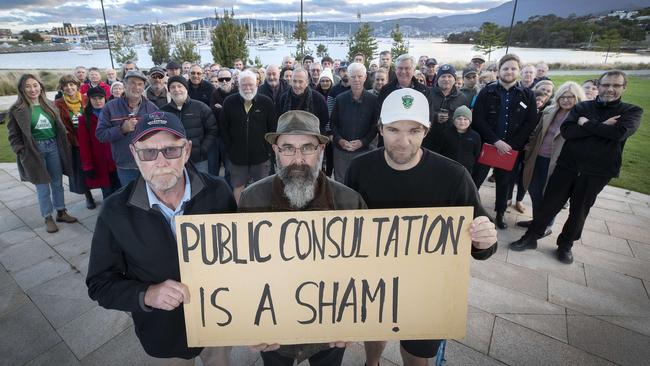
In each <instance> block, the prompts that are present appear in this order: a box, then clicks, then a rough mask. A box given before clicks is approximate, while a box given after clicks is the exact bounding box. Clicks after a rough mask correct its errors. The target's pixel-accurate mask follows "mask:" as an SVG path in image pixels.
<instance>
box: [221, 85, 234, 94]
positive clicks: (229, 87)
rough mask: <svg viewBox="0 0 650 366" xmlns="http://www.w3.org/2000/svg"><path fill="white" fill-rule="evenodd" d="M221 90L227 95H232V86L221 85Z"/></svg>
mask: <svg viewBox="0 0 650 366" xmlns="http://www.w3.org/2000/svg"><path fill="white" fill-rule="evenodd" d="M219 89H221V90H223V91H224V92H226V93H230V91H231V90H232V84H226V85H220V86H219Z"/></svg>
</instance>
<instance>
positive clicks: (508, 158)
mask: <svg viewBox="0 0 650 366" xmlns="http://www.w3.org/2000/svg"><path fill="white" fill-rule="evenodd" d="M517 155H519V151H517V150H510V152H509V153H507V154H504V155H500V154H499V152H498V151H497V148H496V147H495V146H494V145H490V144H483V147H481V155H480V156H479V157H478V162H479V163H481V164H483V165H487V166H491V167H493V168H499V169H503V170H507V171H511V170H512V168H513V167H514V166H515V161H516V160H517Z"/></svg>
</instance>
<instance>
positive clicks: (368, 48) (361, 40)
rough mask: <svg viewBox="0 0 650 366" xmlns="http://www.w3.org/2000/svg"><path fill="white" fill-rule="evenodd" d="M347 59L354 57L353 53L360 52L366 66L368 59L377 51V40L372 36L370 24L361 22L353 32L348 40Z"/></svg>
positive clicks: (368, 62)
mask: <svg viewBox="0 0 650 366" xmlns="http://www.w3.org/2000/svg"><path fill="white" fill-rule="evenodd" d="M348 47H349V50H348V59H349V60H352V59H354V55H355V54H357V53H361V54H362V55H363V58H364V60H366V62H365V63H366V67H368V65H369V64H370V60H372V58H373V57H374V54H375V51H377V40H376V39H375V38H374V37H373V36H372V28H370V24H368V23H363V24H362V25H361V27H359V29H357V31H356V32H355V33H354V36H352V37H351V38H350V40H349V41H348Z"/></svg>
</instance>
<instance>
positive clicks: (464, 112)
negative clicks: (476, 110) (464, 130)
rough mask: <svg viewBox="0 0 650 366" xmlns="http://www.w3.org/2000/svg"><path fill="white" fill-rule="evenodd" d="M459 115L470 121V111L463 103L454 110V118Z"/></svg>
mask: <svg viewBox="0 0 650 366" xmlns="http://www.w3.org/2000/svg"><path fill="white" fill-rule="evenodd" d="M461 116H462V117H465V118H467V119H468V120H469V121H470V122H472V111H471V110H469V108H467V107H466V106H464V105H461V106H460V107H458V108H456V110H455V111H454V119H456V118H458V117H461Z"/></svg>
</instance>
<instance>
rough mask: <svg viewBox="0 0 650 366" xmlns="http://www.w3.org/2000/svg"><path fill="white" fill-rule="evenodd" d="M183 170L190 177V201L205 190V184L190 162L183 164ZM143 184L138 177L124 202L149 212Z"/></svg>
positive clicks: (145, 187)
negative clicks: (184, 169) (185, 170)
mask: <svg viewBox="0 0 650 366" xmlns="http://www.w3.org/2000/svg"><path fill="white" fill-rule="evenodd" d="M185 168H186V169H187V175H189V177H190V187H191V190H192V192H190V193H191V195H190V201H191V200H193V199H194V197H195V196H196V195H197V194H199V193H200V192H201V191H202V190H203V188H205V182H204V181H203V178H202V177H201V175H199V173H198V172H197V170H196V168H195V167H194V165H192V163H191V162H189V161H188V163H187V164H185ZM145 184H146V183H145V181H144V178H142V175H140V176H138V179H137V180H136V181H135V187H133V191H131V195H130V196H129V199H128V201H127V202H126V204H127V205H129V206H133V207H137V208H140V209H142V210H145V211H149V210H150V209H151V207H149V198H148V196H147V186H146V185H145Z"/></svg>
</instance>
